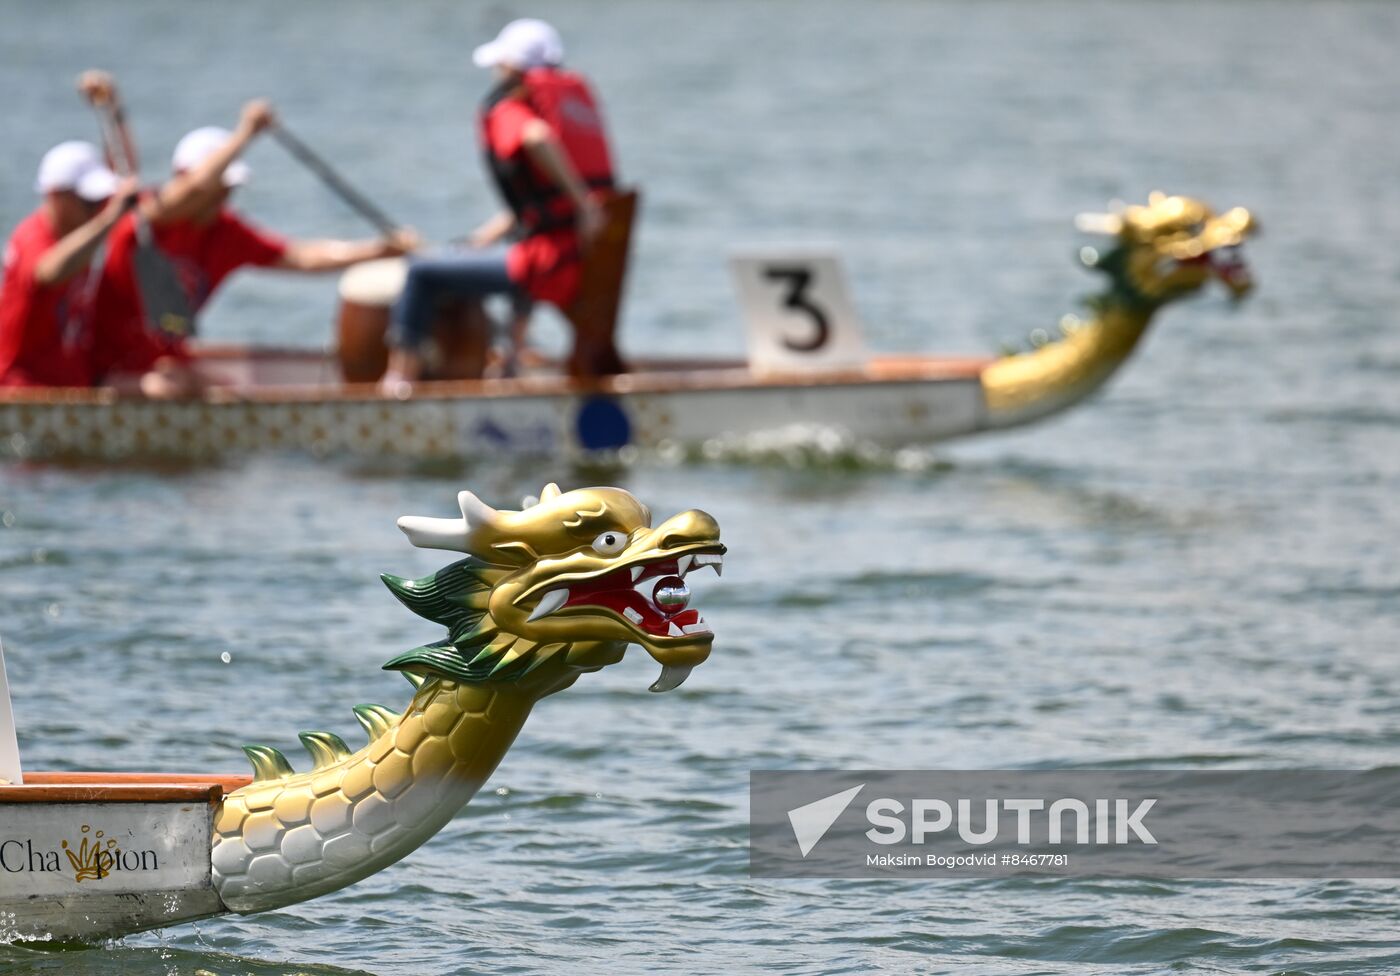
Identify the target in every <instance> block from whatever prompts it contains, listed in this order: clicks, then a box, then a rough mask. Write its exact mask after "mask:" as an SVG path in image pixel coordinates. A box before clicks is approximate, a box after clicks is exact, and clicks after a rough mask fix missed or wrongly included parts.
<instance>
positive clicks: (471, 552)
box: [384, 485, 725, 691]
mask: <svg viewBox="0 0 1400 976" xmlns="http://www.w3.org/2000/svg"><path fill="white" fill-rule="evenodd" d="M457 502H458V506H459V508H460V509H461V512H462V517H461V518H456V519H440V518H422V517H417V516H405V517H403V518H401V519H399V523H398V524H399V528H401V529H403V531H404V532H405V533H406V534H407V535H408V538H409V541H410V542H412V543H413V544H414V545H415V546H420V547H423V548H428V549H447V550H452V551H455V552H462V553H466V555H467V558H466V559H463V560H461V561H459V562H456V563H454V564H452V565H451V566H448V567H446V568H445V569H442V570H439V571H438V572H436V573H434V574H432V575H431V576H428V577H424V578H423V579H419V580H406V579H401V578H399V577H396V576H385V577H384V582H385V583H386V584H387V585H388V586H389V588H390V590H392V591H393V593H394V595H395V596H397V597H398V598H399V599H400V600H401V601H402V602H403V603H404V604H405V605H406V606H408V607H409V609H411V610H413V611H414V612H415V613H417V614H419V615H420V616H423V617H427V618H428V619H430V620H435V621H437V622H438V623H441V624H443V625H444V626H446V627H447V628H448V637H447V639H446V640H445V641H441V642H439V643H436V644H430V645H426V646H424V647H419V648H416V649H415V650H412V651H409V652H408V653H407V654H403V655H400V656H399V657H397V658H395V659H394V660H392V661H390V662H389V663H388V664H386V665H385V668H388V669H392V670H401V671H409V672H413V673H417V674H422V675H428V676H443V677H448V678H451V679H453V680H456V681H465V682H482V681H518V680H521V679H523V678H525V677H526V676H527V675H530V674H532V673H534V672H536V671H537V670H538V669H540V668H543V667H544V666H546V665H549V664H551V663H553V664H555V665H562V666H563V667H564V668H565V669H566V670H568V671H569V672H571V673H576V672H579V671H596V670H598V669H599V668H601V667H604V666H606V665H608V664H613V663H615V662H617V661H619V660H621V658H622V653H623V651H624V650H625V649H626V645H627V644H640V645H641V646H642V647H643V648H645V649H646V651H647V653H648V654H650V655H651V656H652V657H653V658H655V659H656V660H657V661H658V662H659V663H660V664H661V676H660V677H659V678H657V680H656V682H655V683H654V684H653V685H652V686H651V690H652V691H669V690H671V689H672V688H675V687H676V686H677V685H679V684H680V683H681V682H682V681H684V680H685V679H686V677H687V676H688V675H689V674H690V670H691V668H693V667H695V666H696V665H697V664H699V663H701V662H702V661H704V660H705V658H707V657H708V656H709V654H710V644H711V643H712V641H713V640H714V634H713V633H712V632H711V631H710V628H709V626H708V625H707V624H706V623H705V621H704V618H702V617H701V616H700V613H699V611H698V610H695V609H692V608H691V607H690V606H689V603H690V588H689V585H688V583H687V582H686V577H687V575H688V574H689V573H692V572H694V571H695V570H697V569H701V568H704V567H711V568H713V569H714V570H715V572H716V573H719V572H720V571H721V570H722V568H723V561H724V553H725V548H724V546H723V545H721V544H720V541H719V525H718V524H717V523H716V522H715V520H714V519H713V518H711V517H710V516H709V515H706V514H705V513H704V512H701V511H697V510H693V509H692V510H691V511H688V512H682V513H681V514H679V515H675V516H672V517H671V518H669V519H667V520H666V521H664V522H662V523H661V524H660V525H658V526H655V527H653V526H652V524H651V523H652V517H651V511H650V510H649V509H648V508H647V507H646V506H645V505H643V504H642V503H641V502H639V501H638V500H637V499H636V498H634V497H633V496H632V495H631V494H630V493H628V492H626V491H623V490H622V489H621V488H581V489H578V490H577V491H569V492H561V491H560V490H559V488H558V486H556V485H548V486H546V488H545V489H544V491H543V492H541V493H540V497H539V498H538V499H527V500H526V505H525V506H524V507H523V508H522V509H521V511H518V512H513V511H498V510H497V509H494V508H492V507H490V506H489V505H487V504H486V503H485V502H483V501H481V499H479V498H477V496H476V495H474V494H472V493H471V492H469V491H464V492H462V493H461V494H460V495H458V496H457Z"/></svg>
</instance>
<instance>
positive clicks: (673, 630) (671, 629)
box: [666, 620, 685, 637]
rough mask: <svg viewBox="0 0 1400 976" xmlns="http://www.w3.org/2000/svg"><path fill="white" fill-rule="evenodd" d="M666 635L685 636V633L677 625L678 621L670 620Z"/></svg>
mask: <svg viewBox="0 0 1400 976" xmlns="http://www.w3.org/2000/svg"><path fill="white" fill-rule="evenodd" d="M666 636H667V637H684V636H685V633H684V632H683V631H682V630H681V629H680V628H679V627H677V626H676V622H675V621H674V620H672V621H671V622H670V624H669V626H668V629H667V631H666Z"/></svg>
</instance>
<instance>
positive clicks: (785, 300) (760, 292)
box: [0, 193, 1254, 461]
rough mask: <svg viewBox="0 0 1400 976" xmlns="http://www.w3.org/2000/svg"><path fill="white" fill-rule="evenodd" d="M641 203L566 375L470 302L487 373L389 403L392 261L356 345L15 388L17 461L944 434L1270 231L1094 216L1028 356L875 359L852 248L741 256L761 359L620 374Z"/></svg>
mask: <svg viewBox="0 0 1400 976" xmlns="http://www.w3.org/2000/svg"><path fill="white" fill-rule="evenodd" d="M620 200H621V203H622V206H620V207H617V208H614V209H613V212H612V216H613V219H612V220H611V221H610V223H609V225H608V227H607V229H606V230H605V231H604V233H603V236H602V240H601V242H600V243H599V244H596V245H595V246H594V247H593V249H592V250H591V251H590V254H589V256H588V258H587V261H588V265H587V266H586V268H585V276H584V281H585V285H584V294H583V295H581V296H580V299H579V301H578V302H576V303H575V307H573V308H570V309H564V310H562V311H563V312H564V314H565V316H566V317H567V318H568V319H569V320H570V322H571V323H572V324H573V325H574V330H575V333H576V336H577V337H578V339H579V344H577V345H576V346H575V350H574V352H573V354H572V355H571V357H570V361H569V363H568V364H566V366H567V367H568V368H566V369H554V370H543V369H532V370H529V371H527V372H526V373H525V374H524V375H520V376H518V377H514V378H480V374H481V372H482V365H483V363H484V361H485V360H484V357H485V346H486V342H487V340H486V339H482V338H481V337H483V336H486V335H489V332H488V330H486V329H484V328H482V327H480V326H477V327H475V328H472V327H471V326H472V316H471V315H469V314H466V313H467V311H468V310H458V311H459V312H460V313H461V314H458V313H457V312H453V311H452V310H449V311H448V312H447V313H446V318H447V319H452V318H454V317H455V318H456V319H458V321H456V322H455V323H454V322H451V321H440V322H439V330H438V336H439V348H440V350H441V353H440V356H439V361H440V363H441V364H442V372H443V373H444V374H446V375H448V376H450V375H458V376H475V377H476V378H457V379H450V378H444V379H438V380H434V381H430V382H422V383H417V384H414V385H413V387H412V388H411V392H409V393H408V394H407V395H405V396H401V397H400V396H386V395H384V394H382V393H381V392H380V390H379V388H378V386H377V384H376V382H375V380H376V379H377V378H378V376H379V375H380V374H381V373H382V371H383V368H384V361H385V356H386V350H385V346H384V338H383V337H384V332H385V329H386V327H387V323H388V316H389V306H390V304H391V303H392V301H393V298H394V297H395V295H396V294H397V290H398V289H399V288H401V287H402V277H403V267H402V264H401V263H394V262H390V263H385V262H370V263H369V264H366V265H361V266H360V267H358V268H354V269H351V270H350V271H348V272H346V274H345V276H344V278H343V279H342V281H341V305H340V309H339V327H338V328H339V348H338V350H337V351H335V352H323V351H310V350H307V351H294V350H279V349H270V348H249V347H233V346H204V347H200V348H197V349H196V352H195V357H196V359H195V361H196V363H197V368H198V369H199V371H200V372H201V374H202V375H203V376H205V377H206V378H207V379H208V381H209V386H208V388H207V389H206V391H205V392H204V393H203V394H202V395H201V396H199V397H198V398H194V399H188V400H146V399H141V398H136V397H125V396H120V395H118V394H117V393H115V392H114V391H111V390H104V389H48V390H10V391H0V456H10V457H34V458H52V457H58V458H62V457H70V458H90V459H99V460H126V459H150V460H161V459H169V460H177V461H178V460H198V459H206V458H217V457H220V456H223V455H236V454H247V453H252V452H279V451H280V452H286V451H290V452H300V453H309V454H312V455H314V456H318V457H321V456H359V457H363V458H375V459H380V458H387V457H404V458H410V459H421V460H430V459H440V458H455V459H468V460H470V459H472V458H477V457H484V456H501V455H510V454H518V455H547V456H558V455H569V454H573V453H577V452H589V451H598V450H610V449H620V448H626V447H636V448H642V449H647V448H658V447H665V446H666V445H678V446H680V447H682V448H685V449H690V448H695V447H698V446H701V445H703V444H705V443H707V442H710V441H712V440H714V439H716V438H744V437H746V436H748V435H755V434H765V433H774V432H781V431H784V430H789V429H793V430H799V429H813V428H816V429H822V430H830V431H834V432H835V433H836V434H838V435H839V436H840V437H841V438H842V439H843V440H846V439H849V441H850V442H852V443H869V444H874V445H878V446H885V447H892V448H897V447H902V446H908V445H915V444H927V443H932V442H937V441H942V440H947V439H949V438H954V437H961V436H965V435H968V434H975V433H979V432H984V431H995V430H1001V429H1005V428H1009V427H1016V426H1020V425H1023V424H1028V423H1031V422H1034V421H1037V420H1040V419H1042V418H1045V417H1048V416H1050V415H1052V414H1055V413H1058V412H1059V411H1062V410H1064V409H1066V408H1068V407H1071V406H1073V405H1075V404H1077V403H1079V402H1081V401H1083V400H1085V399H1086V398H1088V397H1089V396H1090V395H1091V394H1092V393H1094V392H1095V391H1096V390H1098V389H1099V388H1100V387H1102V386H1103V384H1104V383H1105V382H1106V381H1107V380H1108V379H1109V378H1110V377H1111V376H1112V375H1113V374H1114V373H1115V372H1116V371H1117V370H1118V369H1119V367H1121V366H1122V365H1123V363H1124V362H1126V361H1127V359H1128V358H1129V356H1130V355H1131V354H1132V352H1133V350H1134V349H1135V348H1136V347H1137V345H1138V343H1139V341H1140V340H1141V339H1142V337H1143V335H1144V333H1145V332H1146V330H1147V328H1148V325H1149V324H1150V323H1151V321H1152V319H1153V317H1154V316H1155V314H1156V313H1157V312H1158V311H1159V310H1160V309H1161V308H1162V307H1163V306H1165V305H1167V304H1169V303H1171V302H1173V301H1176V300H1178V299H1181V298H1184V297H1187V296H1189V295H1191V294H1193V293H1195V292H1197V291H1199V290H1200V289H1202V288H1203V287H1204V286H1205V285H1207V284H1208V283H1209V282H1210V281H1212V280H1218V281H1220V282H1222V283H1223V285H1224V286H1225V288H1226V289H1227V291H1228V293H1229V294H1230V295H1231V296H1233V297H1234V298H1237V299H1238V298H1241V297H1243V296H1244V295H1245V294H1246V293H1247V292H1248V291H1249V289H1250V287H1251V281H1250V277H1249V273H1248V269H1247V266H1246V265H1245V263H1244V261H1243V259H1242V257H1241V253H1240V245H1241V244H1242V242H1243V241H1244V239H1245V238H1246V237H1247V236H1248V235H1249V234H1250V233H1251V232H1252V231H1253V229H1254V220H1253V217H1252V216H1251V215H1250V213H1249V212H1248V211H1246V210H1244V209H1243V208H1239V207H1237V208H1234V209H1232V210H1229V211H1227V212H1225V213H1216V212H1214V211H1213V210H1211V209H1210V208H1209V207H1208V206H1206V205H1205V204H1204V203H1202V202H1200V201H1198V200H1194V199H1191V198H1188V197H1181V196H1166V195H1163V194H1160V193H1154V194H1152V195H1151V197H1150V199H1149V202H1148V203H1147V204H1146V205H1145V206H1128V207H1123V208H1119V209H1118V210H1117V211H1116V212H1113V213H1105V214H1084V215H1081V216H1080V217H1079V219H1078V221H1077V225H1078V228H1079V230H1080V231H1081V232H1083V233H1086V234H1090V235H1095V237H1096V238H1099V239H1101V240H1097V241H1096V245H1097V246H1085V247H1083V248H1081V249H1080V252H1079V256H1080V260H1081V261H1082V263H1083V264H1084V265H1085V266H1086V267H1088V268H1090V269H1092V270H1093V271H1096V272H1098V273H1101V274H1102V275H1103V276H1104V278H1105V281H1106V284H1105V287H1104V288H1103V290H1102V291H1100V292H1099V293H1098V294H1097V295H1096V296H1095V297H1093V298H1092V299H1091V300H1090V302H1089V305H1090V311H1089V314H1088V315H1087V316H1085V317H1083V318H1079V317H1075V316H1066V317H1065V318H1063V319H1061V320H1060V324H1059V328H1058V331H1057V332H1056V333H1055V334H1052V333H1051V330H1036V331H1034V332H1032V333H1031V341H1030V343H1029V345H1028V347H1027V348H1026V349H1024V350H1022V351H1017V352H1011V353H1007V354H1004V355H1001V356H996V357H981V358H972V357H949V356H931V355H866V353H865V352H864V350H863V347H862V340H861V335H860V327H859V323H858V320H857V318H856V316H855V313H854V310H853V305H852V302H851V300H850V298H849V295H848V293H847V289H846V286H845V283H844V277H843V275H842V273H841V269H840V266H839V264H838V262H837V261H836V259H835V257H834V256H832V255H830V254H828V253H811V252H808V253H803V252H792V251H785V252H771V253H748V254H742V255H737V256H736V257H735V258H734V259H733V261H732V270H733V272H734V276H735V279H736V282H737V285H738V290H739V296H740V302H741V305H742V308H743V311H744V315H745V320H746V323H747V326H748V340H749V341H748V347H749V356H748V359H747V360H745V361H737V360H736V361H724V360H718V359H715V360H701V359H672V360H663V359H646V358H637V359H634V360H632V361H631V362H630V363H629V364H628V367H627V369H626V371H625V372H619V373H615V374H614V373H612V372H611V369H612V368H613V367H609V366H608V365H607V364H606V363H604V364H603V365H602V366H601V367H600V368H598V369H593V368H591V367H590V364H589V363H588V362H586V361H585V360H586V358H587V356H586V352H587V349H588V348H589V347H588V346H587V345H586V343H588V342H589V341H593V342H594V346H593V348H595V349H596V348H602V349H604V350H605V351H606V350H611V349H612V348H613V347H612V345H611V343H612V338H611V337H612V333H613V330H614V326H615V323H616V321H617V314H618V309H619V306H620V302H621V295H622V284H623V279H624V276H625V269H626V263H627V251H628V245H629V241H630V237H631V220H632V213H633V211H634V207H635V195H634V194H627V195H624V196H623V197H622V198H620ZM476 316H477V320H478V321H479V319H480V312H479V309H478V310H476ZM454 325H455V326H456V328H453V326H454ZM473 337H476V338H475V339H474V338H473ZM600 337H601V338H600ZM478 340H479V341H478ZM581 357H582V358H581ZM604 358H605V359H606V358H607V357H606V356H605V357H604ZM593 373H598V374H603V375H590V374H593Z"/></svg>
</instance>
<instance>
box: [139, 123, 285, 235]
mask: <svg viewBox="0 0 1400 976" xmlns="http://www.w3.org/2000/svg"><path fill="white" fill-rule="evenodd" d="M276 121H277V113H276V112H274V111H273V108H272V103H271V102H269V101H267V100H266V99H263V98H257V99H254V100H253V101H251V102H248V103H247V104H245V105H244V106H243V112H242V114H241V115H240V116H239V118H238V127H237V128H236V129H234V131H233V135H232V136H230V137H229V139H228V141H227V142H225V143H224V144H223V145H222V146H220V147H219V148H218V150H216V151H215V152H212V153H210V154H209V156H208V158H206V159H205V160H204V161H203V162H201V163H200V164H199V165H198V166H196V167H195V168H194V169H192V170H189V171H188V172H185V173H177V174H175V177H174V179H172V180H170V182H168V183H166V184H165V185H164V186H163V187H161V189H160V192H159V193H158V194H156V196H155V197H154V198H152V199H150V200H149V201H147V202H146V203H143V204H142V208H141V213H142V214H143V215H144V216H145V218H146V219H147V220H149V221H150V222H151V223H153V224H160V223H169V222H171V221H176V220H181V219H183V218H185V217H187V216H189V215H190V214H191V213H195V212H197V211H198V210H200V209H201V208H202V206H203V204H204V202H205V201H206V200H208V199H209V197H210V196H212V195H215V194H218V193H221V192H222V191H223V184H224V170H226V169H228V168H229V164H231V163H232V162H233V161H234V160H235V159H237V158H238V157H239V156H240V155H242V153H243V151H244V150H245V149H247V148H248V146H249V144H250V143H252V141H253V140H254V139H255V138H257V136H258V134H259V133H260V132H264V131H266V130H267V129H269V128H271V127H272V126H273V125H274V124H275V123H276Z"/></svg>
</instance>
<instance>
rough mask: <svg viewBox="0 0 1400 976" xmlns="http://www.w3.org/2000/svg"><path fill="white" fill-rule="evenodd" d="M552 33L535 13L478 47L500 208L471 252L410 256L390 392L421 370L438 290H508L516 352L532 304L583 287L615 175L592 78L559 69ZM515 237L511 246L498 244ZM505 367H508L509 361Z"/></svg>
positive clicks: (460, 294) (562, 298)
mask: <svg viewBox="0 0 1400 976" xmlns="http://www.w3.org/2000/svg"><path fill="white" fill-rule="evenodd" d="M563 59H564V46H563V43H562V42H561V41H560V39H559V34H558V32H557V31H555V30H554V28H553V27H551V26H550V25H549V24H547V23H545V22H544V21H541V20H528V19H527V20H516V21H512V22H511V23H509V24H507V25H506V26H505V28H504V29H503V30H502V31H501V33H500V35H499V36H498V37H497V38H496V39H495V40H494V41H491V42H490V43H488V44H483V45H482V46H481V47H479V48H477V49H476V51H475V53H474V54H473V60H474V61H475V62H476V64H477V65H478V66H479V67H483V68H493V69H494V70H495V72H496V78H497V84H496V86H495V87H494V88H493V89H492V91H491V92H490V94H489V95H488V96H487V98H486V100H485V102H484V103H483V105H482V108H481V117H480V130H481V131H480V138H481V143H482V148H483V151H484V153H485V156H486V163H487V168H488V170H489V172H490V173H491V176H492V177H493V179H494V180H495V182H496V185H497V188H498V190H499V191H500V193H501V196H502V197H503V198H504V200H505V203H506V206H507V209H506V210H505V211H504V212H502V213H501V214H500V215H498V216H497V217H494V218H492V219H491V220H489V221H488V222H487V223H485V224H483V225H482V226H481V227H480V228H478V229H477V231H476V232H475V233H474V234H473V235H472V238H471V244H472V248H473V250H472V251H467V252H459V253H454V254H448V255H443V256H437V257H432V258H424V257H419V258H415V259H414V260H413V261H412V262H411V263H410V265H409V269H408V277H407V279H406V281H405V283H404V290H403V294H402V296H401V298H400V300H399V302H398V303H397V304H396V305H395V309H394V328H393V329H392V330H391V336H390V341H391V344H392V347H393V348H392V354H391V356H390V360H389V370H388V372H387V373H386V375H385V377H384V381H383V386H384V387H385V388H386V389H387V390H390V391H394V392H397V388H399V387H401V386H402V384H404V383H406V382H412V381H413V380H416V379H418V378H420V377H421V376H422V374H423V368H424V357H423V348H424V345H425V344H426V342H427V340H428V338H429V334H430V332H431V329H432V320H433V316H434V313H435V311H436V306H437V302H438V300H439V298H441V297H446V296H451V297H456V298H466V299H479V298H481V297H484V296H486V295H493V294H504V295H508V296H510V297H511V298H512V300H513V304H514V306H515V321H514V323H513V325H512V344H513V347H514V348H512V350H511V356H512V358H513V357H514V355H515V354H516V352H518V347H519V345H520V342H521V340H522V339H523V331H524V326H525V323H526V321H527V316H528V308H529V303H530V301H532V300H539V301H546V302H550V303H551V304H554V305H557V306H561V307H562V306H565V305H567V304H569V302H571V301H572V300H573V298H574V296H575V295H576V294H577V292H578V288H579V283H580V276H581V268H582V254H581V251H580V248H581V245H582V243H584V242H586V241H588V240H589V239H591V238H592V237H593V235H595V234H596V233H597V231H598V229H599V228H600V227H601V225H602V223H603V220H604V216H603V210H602V206H601V202H600V199H599V196H598V194H599V193H601V192H603V191H605V190H607V189H609V188H611V187H612V185H613V172H612V160H611V153H610V151H609V149H608V142H607V135H606V132H605V130H604V127H603V121H602V116H601V113H600V112H599V110H598V105H597V101H596V99H595V98H594V96H593V93H592V90H591V88H590V87H589V85H588V82H587V81H586V80H585V79H584V78H583V76H582V75H579V74H577V73H576V72H572V71H566V70H565V69H564V68H563V67H562V62H563ZM508 237H514V238H515V239H516V240H515V243H513V244H512V245H511V246H510V247H500V246H498V245H499V242H501V241H503V240H505V239H506V238H508ZM509 368H510V364H509V363H508V369H509Z"/></svg>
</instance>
